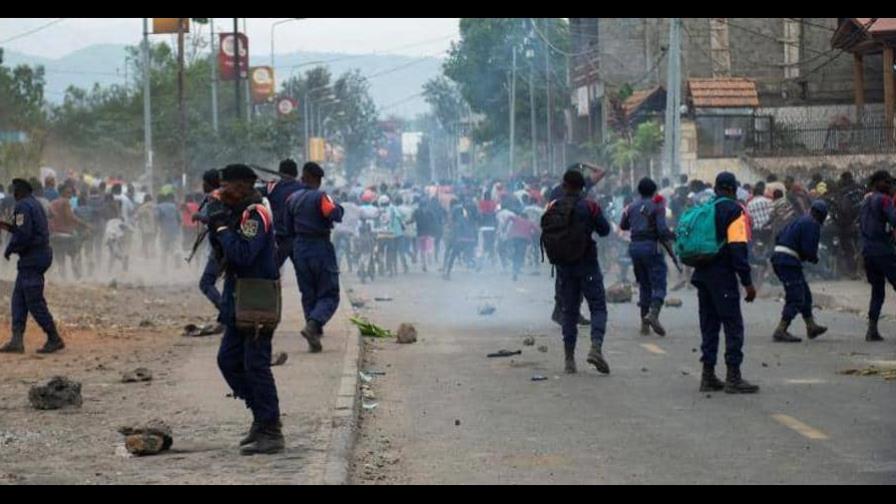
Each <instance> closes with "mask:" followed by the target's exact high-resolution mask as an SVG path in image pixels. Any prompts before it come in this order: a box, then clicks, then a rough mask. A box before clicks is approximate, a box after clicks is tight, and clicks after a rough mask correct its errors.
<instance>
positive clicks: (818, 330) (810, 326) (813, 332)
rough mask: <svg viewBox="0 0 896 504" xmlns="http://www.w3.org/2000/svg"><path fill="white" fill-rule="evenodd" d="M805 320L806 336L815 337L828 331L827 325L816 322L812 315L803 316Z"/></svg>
mask: <svg viewBox="0 0 896 504" xmlns="http://www.w3.org/2000/svg"><path fill="white" fill-rule="evenodd" d="M803 320H805V321H806V336H807V337H808V338H809V339H815V338H817V337H819V336H821V335H822V334H824V333H826V332H828V328H827V327H825V326H823V325H818V324H816V323H815V319H814V318H812V317H803Z"/></svg>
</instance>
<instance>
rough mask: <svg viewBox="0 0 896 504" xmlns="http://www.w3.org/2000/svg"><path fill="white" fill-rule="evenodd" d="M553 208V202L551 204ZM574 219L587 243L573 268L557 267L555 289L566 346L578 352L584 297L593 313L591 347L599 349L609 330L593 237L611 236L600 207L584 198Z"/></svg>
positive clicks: (605, 300)
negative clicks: (576, 348)
mask: <svg viewBox="0 0 896 504" xmlns="http://www.w3.org/2000/svg"><path fill="white" fill-rule="evenodd" d="M551 204H552V205H553V204H554V202H551ZM573 218H574V219H576V220H577V221H578V222H580V223H581V224H582V225H583V227H584V229H585V231H586V232H587V233H588V243H587V246H586V248H585V254H584V255H583V256H582V259H581V260H579V261H578V262H576V263H572V264H557V265H556V267H557V283H556V285H555V288H556V289H557V291H558V292H557V294H558V296H559V298H560V309H561V313H562V316H561V320H562V324H561V325H562V327H563V344H564V346H565V347H566V348H569V349H571V348H575V344H576V339H577V338H578V327H577V324H578V321H579V304H580V303H581V299H582V298H583V297H584V298H585V300H586V301H587V302H588V308H589V309H590V310H591V343H592V344H593V345H594V346H597V347H600V346H601V345H602V344H603V341H604V333H606V330H607V298H606V295H605V292H604V278H603V275H602V274H601V272H600V265H599V264H598V262H597V244H596V243H595V242H594V239H593V238H592V237H591V236H592V234H593V233H597V234H598V236H607V235H608V234H610V223H609V222H607V219H606V218H605V217H604V215H603V212H601V209H600V206H599V205H598V204H597V203H595V202H593V201H589V200H586V199H584V198H582V197H580V198H579V200H578V202H576V207H575V211H574V212H573Z"/></svg>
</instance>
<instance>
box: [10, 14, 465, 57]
mask: <svg viewBox="0 0 896 504" xmlns="http://www.w3.org/2000/svg"><path fill="white" fill-rule="evenodd" d="M58 19H59V18H0V46H2V47H8V48H9V49H12V50H15V51H19V52H24V53H28V54H32V55H35V56H43V57H48V58H58V57H60V56H64V55H65V54H68V53H70V52H72V51H76V50H78V49H81V48H83V47H87V46H90V45H93V44H109V43H111V44H134V43H136V42H138V41H139V40H140V37H141V34H142V30H143V20H142V19H141V18H68V19H63V20H62V21H59V22H57V23H55V24H53V25H52V26H49V27H47V28H44V29H42V30H39V31H36V32H35V33H33V34H29V35H24V36H21V37H20V38H17V39H15V40H11V41H8V42H6V40H7V39H11V38H13V37H16V36H19V35H22V34H24V33H26V32H28V31H29V30H34V29H38V28H40V27H41V26H43V25H46V24H48V23H51V22H54V21H56V20H58ZM283 19H288V18H248V19H247V20H246V21H247V31H248V36H249V49H250V52H251V53H252V54H258V55H263V54H270V50H271V49H270V48H271V26H272V24H273V23H274V22H276V21H280V20H283ZM457 24H458V20H457V18H309V19H302V20H298V21H291V22H287V23H283V24H280V25H278V26H277V28H276V31H275V36H274V42H275V49H276V52H277V53H285V52H290V51H297V50H302V51H326V52H339V53H371V52H378V53H393V54H403V55H408V56H432V55H438V54H441V53H442V52H444V51H445V50H447V49H448V47H449V45H450V42H451V41H452V40H456V39H457V38H458V26H457ZM215 27H216V31H222V30H226V31H230V30H232V29H233V21H232V18H230V19H223V18H222V19H218V20H216V21H215ZM205 29H207V28H205ZM242 30H243V20H242V18H241V19H240V31H242ZM204 33H207V32H204ZM156 37H158V38H163V37H165V35H158V36H156Z"/></svg>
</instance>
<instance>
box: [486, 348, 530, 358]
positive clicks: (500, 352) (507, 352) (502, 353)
mask: <svg viewBox="0 0 896 504" xmlns="http://www.w3.org/2000/svg"><path fill="white" fill-rule="evenodd" d="M522 353H523V351H522V350H516V351H514V352H511V351H510V350H503V349H502V350H498V351H497V352H495V353H490V354H488V355H486V357H510V356H511V355H520V354H522Z"/></svg>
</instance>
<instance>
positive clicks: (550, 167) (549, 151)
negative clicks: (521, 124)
mask: <svg viewBox="0 0 896 504" xmlns="http://www.w3.org/2000/svg"><path fill="white" fill-rule="evenodd" d="M542 26H543V27H544V29H543V31H544V36H545V37H547V36H548V30H550V28H549V27H548V19H547V18H545V19H544V24H543V25H542ZM544 75H545V77H544V78H545V94H546V95H547V110H546V112H545V118H546V122H547V125H546V127H547V129H546V130H545V134H546V135H547V141H546V143H545V147H546V148H545V151H546V152H545V154H546V156H547V161H548V162H547V166H545V172H547V173H554V148H553V144H552V141H553V138H552V136H551V130H552V129H553V128H552V127H551V119H552V117H551V116H552V112H553V108H552V105H553V99H552V97H551V48H550V46H549V45H548V41H547V40H545V41H544Z"/></svg>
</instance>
